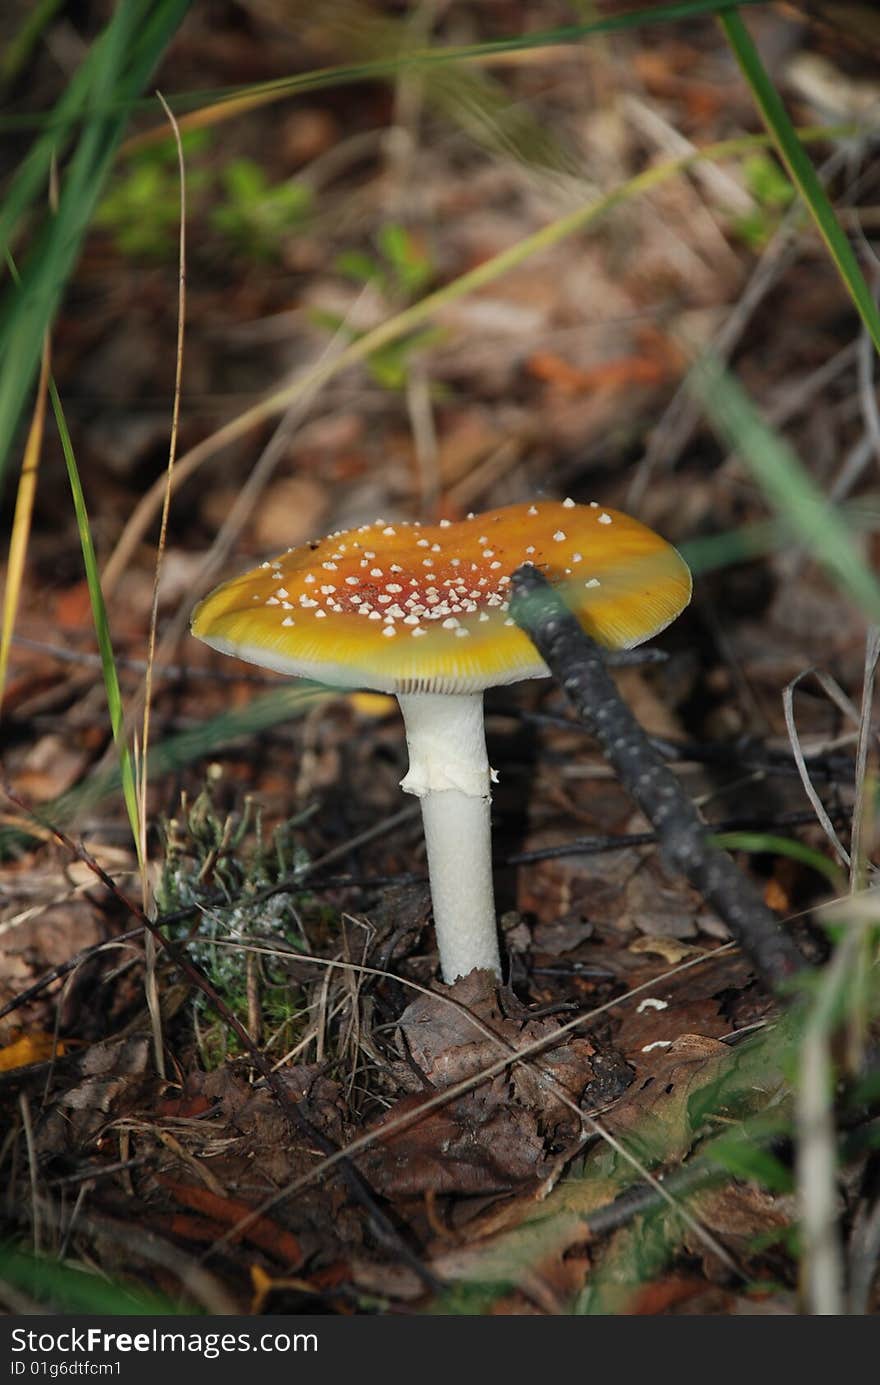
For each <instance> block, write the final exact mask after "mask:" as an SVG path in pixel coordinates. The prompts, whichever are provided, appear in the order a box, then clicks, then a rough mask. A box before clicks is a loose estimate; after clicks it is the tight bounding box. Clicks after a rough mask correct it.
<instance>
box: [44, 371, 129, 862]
mask: <svg viewBox="0 0 880 1385" xmlns="http://www.w3.org/2000/svg"><path fill="white" fill-rule="evenodd" d="M49 393H50V396H51V399H52V408H53V410H54V413H55V421H56V423H57V425H58V432H59V434H60V436H61V446H62V449H63V451H64V460H65V462H66V463H67V474H68V477H69V478H70V489H71V492H72V494H73V507H74V510H75V512H76V523H77V528H78V529H79V538H80V544H81V546H82V554H83V563H84V564H85V570H86V582H87V583H88V588H89V599H90V601H91V603H92V620H93V622H94V626H95V634H96V636H97V640H98V650H99V652H100V655H101V669H102V672H103V675H104V688H105V690H106V693H107V707H108V710H109V713H110V726H111V729H112V731H113V740H114V742H115V745H116V752H117V755H118V757H119V771H120V777H121V783H122V795H123V798H124V799H125V807H126V811H127V812H128V820H129V822H130V824H131V830H132V834H133V836H134V840H135V846H136V849H137V852H138V856H139V857H140V847H141V833H140V831H139V827H138V824H139V820H140V819H139V813H138V800H137V792H136V789H135V778H134V769H133V766H132V762H131V754H130V752H129V749H128V745H127V744H126V741H125V714H124V709H123V705H122V693H121V692H120V690H119V676H118V674H117V672H116V662H115V660H114V658H113V643H112V641H111V638H110V625H109V622H108V620H107V607H106V606H105V604H104V594H103V592H102V591H101V574H100V571H99V569H98V559H97V557H96V555H95V546H94V544H93V542H92V532H91V529H90V527H89V516H88V511H87V509H86V500H85V496H84V494H83V488H82V483H81V482H80V478H79V470H78V468H77V465H76V458H75V456H74V452H73V444H72V443H71V440H70V432H69V430H68V427H67V420H66V419H65V417H64V410H63V409H62V407H61V399H60V397H59V394H58V390H57V388H56V386H55V382H54V380H53V381H50V383H49Z"/></svg>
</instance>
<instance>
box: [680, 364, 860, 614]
mask: <svg viewBox="0 0 880 1385" xmlns="http://www.w3.org/2000/svg"><path fill="white" fill-rule="evenodd" d="M689 385H690V387H691V388H692V389H693V390H694V392H695V393H696V395H697V397H698V399H699V400H700V403H701V405H702V407H703V410H704V412H705V413H706V415H707V416H708V418H709V420H710V422H711V423H712V426H713V427H714V429H715V431H716V432H717V433H719V434H720V435H721V437H722V438H723V439H724V441H725V442H726V444H727V446H728V447H730V448H732V449H734V450H736V451H737V452H738V453H739V455H740V456H741V458H742V460H743V462H744V463H745V465H746V466H747V467H748V468H749V470H750V471H751V472H752V474H753V475H754V476H755V478H756V480H757V481H758V484H759V485H760V486H761V488H762V490H763V491H764V494H765V495H766V497H767V499H768V500H769V502H770V504H771V506H772V507H773V509H774V510H776V511H777V513H778V514H779V517H780V519H781V521H782V523H783V524H784V526H785V528H786V529H787V530H788V532H789V533H790V534H792V535H794V537H795V538H796V539H798V540H799V541H800V542H801V543H803V544H804V545H805V547H806V548H807V550H808V552H809V555H810V557H811V558H813V559H815V560H816V562H819V563H821V564H822V566H823V567H825V568H827V569H828V571H829V572H830V573H831V575H832V576H833V578H834V579H835V581H836V582H837V583H838V585H839V586H840V587H841V588H842V589H843V590H844V591H845V592H846V593H847V595H848V596H850V597H852V598H853V600H855V601H856V602H857V603H858V605H859V606H860V607H861V609H862V610H863V611H864V613H865V615H866V616H867V617H868V618H869V619H870V620H872V621H874V622H875V623H877V622H880V584H878V581H877V579H876V577H875V576H874V574H873V573H872V571H871V569H870V568H869V567H868V565H867V563H866V562H864V560H863V559H862V558H861V556H860V554H859V551H858V547H857V545H856V543H855V537H854V533H853V530H852V528H851V527H850V525H849V524H848V523H847V522H846V519H845V518H844V516H843V514H842V513H841V512H840V511H839V510H837V509H834V508H832V506H831V505H829V503H828V500H827V499H826V497H825V496H824V495H823V494H822V492H821V490H820V489H819V487H818V486H817V485H816V484H815V482H814V481H813V480H812V479H811V477H810V476H809V475H808V474H807V472H806V471H805V469H804V467H803V466H802V465H801V463H800V461H799V459H798V458H797V456H796V455H795V453H794V452H793V450H792V449H791V448H790V447H789V446H788V444H787V443H786V442H785V441H784V440H783V439H782V438H781V437H779V436H778V434H777V433H775V432H774V431H773V429H772V428H770V426H769V425H768V424H767V423H765V422H764V420H763V419H762V418H761V416H760V414H759V413H758V411H757V409H756V408H755V406H754V404H753V403H752V401H751V400H750V399H749V397H748V395H747V394H746V393H745V391H744V390H743V389H742V387H741V386H740V385H739V384H738V383H737V381H736V380H734V378H733V377H732V376H731V375H729V374H728V373H727V371H725V370H724V368H723V367H722V365H721V364H720V362H719V361H718V360H717V359H715V358H714V357H712V356H704V357H703V358H701V359H700V360H699V361H698V362H697V364H696V365H695V366H694V367H693V369H692V370H691V373H690V376H689Z"/></svg>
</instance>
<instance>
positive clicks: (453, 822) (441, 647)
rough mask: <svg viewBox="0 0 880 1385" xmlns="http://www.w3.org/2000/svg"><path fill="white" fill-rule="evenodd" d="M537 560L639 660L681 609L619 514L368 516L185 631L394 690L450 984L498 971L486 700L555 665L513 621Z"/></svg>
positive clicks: (549, 505)
mask: <svg viewBox="0 0 880 1385" xmlns="http://www.w3.org/2000/svg"><path fill="white" fill-rule="evenodd" d="M522 563H532V564H534V565H535V566H536V567H538V568H540V569H541V570H542V571H543V572H544V574H545V576H547V577H548V578H549V579H550V580H551V581H552V582H554V583H555V584H557V585H558V586H560V587H561V588H562V590H563V593H564V596H565V598H566V600H567V602H568V604H569V605H570V606H571V607H572V609H573V610H574V611H575V613H576V615H577V617H578V619H579V621H580V623H581V624H582V625H583V627H584V629H585V630H587V631H589V633H590V634H591V635H593V636H594V638H595V639H597V640H598V641H599V642H600V643H602V644H604V645H606V646H608V647H610V648H615V649H620V648H624V649H626V648H631V647H632V646H633V645H637V644H640V643H641V642H642V641H643V640H646V639H649V638H650V637H651V636H652V635H656V634H657V633H658V632H659V631H660V630H663V629H664V628H665V626H667V625H668V624H669V623H670V622H671V621H672V620H674V619H675V617H676V616H677V615H678V614H679V612H680V611H681V610H683V608H684V607H685V606H686V605H687V603H688V601H689V599H690V594H691V577H690V573H689V571H688V569H687V567H686V565H685V563H684V561H683V560H682V559H681V557H680V556H679V555H678V553H677V552H676V551H675V549H674V548H672V547H671V546H670V545H669V544H668V543H666V542H665V541H664V540H663V539H661V538H659V537H658V536H657V535H656V534H654V533H653V532H652V531H651V530H650V529H648V528H646V527H645V525H643V524H640V523H639V522H638V521H637V520H634V519H631V518H629V516H627V515H624V514H621V513H619V512H618V511H616V510H605V509H602V508H600V507H599V506H598V505H596V504H591V505H575V503H574V501H573V500H564V501H561V502H559V501H539V502H536V503H534V504H532V505H511V506H508V507H506V508H504V509H500V510H492V511H489V512H488V513H486V514H482V515H469V516H468V518H467V519H466V520H462V521H459V522H456V523H451V522H450V521H449V520H441V521H440V523H439V524H436V525H422V524H419V523H418V522H416V523H412V524H410V523H405V522H395V523H393V524H386V523H385V521H384V520H377V521H376V522H375V523H374V524H364V525H361V526H360V528H357V529H345V530H339V531H337V532H336V533H334V534H330V535H328V536H327V537H326V538H323V539H320V540H318V541H315V542H311V543H309V544H307V545H305V546H303V547H300V548H291V549H289V550H288V552H287V553H284V554H282V555H281V556H280V557H277V558H273V559H270V560H268V561H266V562H264V563H262V564H261V565H260V566H259V567H257V568H254V569H253V570H252V571H250V572H246V573H244V574H243V575H242V576H241V577H236V578H234V579H233V580H232V581H230V582H226V583H224V584H223V585H222V586H220V587H217V588H216V590H214V591H213V592H212V593H211V594H210V595H209V596H207V597H206V598H205V599H204V600H203V601H202V602H201V603H200V604H199V605H198V606H197V607H196V610H195V612H194V613H193V619H192V632H193V634H194V635H196V636H197V637H198V638H199V639H201V640H204V641H205V642H206V643H207V644H209V645H211V646H212V647H213V648H214V649H218V650H221V651H222V652H223V653H225V654H233V655H235V656H237V657H238V658H240V659H245V660H248V661H249V662H251V663H254V664H260V665H263V666H264V667H267V668H271V669H276V670H277V671H278V672H279V673H286V674H294V675H297V676H299V677H305V678H313V679H316V680H318V681H320V682H321V683H324V684H329V685H331V686H334V687H337V688H347V689H354V688H361V689H372V690H375V691H378V692H386V693H394V694H396V696H397V699H398V701H399V703H400V708H401V711H402V713H403V719H404V723H405V727H406V740H407V747H408V750H409V772H408V773H407V775H406V776H405V778H404V779H403V781H402V783H401V788H402V789H403V790H404V791H405V792H406V793H411V794H415V795H416V796H417V797H418V798H419V799H421V805H422V818H423V822H424V831H425V843H426V847H427V855H428V872H429V877H430V882H431V899H432V904H433V914H434V927H435V930H436V935H437V944H438V947H439V951H440V965H441V970H442V973H443V979H444V981H446V982H452V981H454V980H455V979H456V977H458V976H463V975H466V974H467V973H468V972H469V971H472V970H473V969H474V968H475V967H485V968H488V969H489V970H491V971H494V972H495V973H496V975H500V974H501V962H500V956H499V951H498V935H497V929H496V923H495V906H494V898H493V892H492V859H491V824H490V802H491V791H490V783H491V781H492V780H493V779H494V778H495V775H494V773H493V771H492V770H490V768H489V761H488V757H487V754H486V738H485V732H484V728H483V691H484V689H486V688H489V687H494V686H496V685H500V684H505V683H514V682H518V681H519V680H520V679H524V678H541V677H544V676H546V675H547V668H546V666H545V664H544V663H543V661H542V660H541V658H540V656H539V655H538V653H537V651H536V650H535V648H534V646H533V645H532V643H531V642H530V640H529V639H528V638H527V636H526V635H525V634H523V632H522V631H521V630H520V629H519V628H518V626H516V625H515V624H514V622H513V620H512V619H511V617H510V615H509V614H508V598H509V592H510V574H511V573H512V572H513V571H514V569H515V568H517V567H518V566H519V565H520V564H522Z"/></svg>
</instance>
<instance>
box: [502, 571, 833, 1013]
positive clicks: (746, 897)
mask: <svg viewBox="0 0 880 1385" xmlns="http://www.w3.org/2000/svg"><path fill="white" fill-rule="evenodd" d="M513 592H514V595H513V600H512V601H511V614H512V615H513V618H514V620H515V621H516V622H517V624H518V625H519V626H520V628H521V629H523V630H524V631H525V632H526V634H527V635H528V636H529V637H530V639H531V640H532V641H533V643H534V645H535V647H536V648H537V650H538V651H539V653H540V654H541V657H542V658H543V659H544V661H545V663H546V664H547V667H548V668H549V669H550V672H551V673H552V674H553V676H554V677H555V678H556V680H557V682H558V683H559V685H560V687H561V688H562V690H563V691H564V692H565V693H566V695H567V697H568V698H569V701H570V702H571V704H572V706H573V707H574V709H575V711H576V712H577V714H578V716H579V717H580V718H581V719H582V720H583V721H584V722H586V723H587V725H589V726H592V728H593V731H594V734H595V735H596V738H597V740H598V741H599V743H600V744H601V746H602V748H603V750H604V751H605V754H606V755H607V757H608V759H609V760H610V761H611V763H612V765H613V766H614V769H615V771H616V772H617V775H618V777H619V779H620V782H621V784H622V785H623V787H624V788H625V789H626V790H627V792H628V793H630V794H631V795H632V797H633V798H634V799H635V801H636V803H637V804H638V805H639V807H640V808H641V810H642V812H643V813H644V814H645V816H646V817H647V818H648V819H649V821H650V822H651V823H652V824H653V827H654V829H655V831H656V833H657V836H658V839H659V841H660V844H661V848H662V851H663V853H664V855H665V856H666V858H667V860H668V861H669V862H670V864H671V865H672V866H673V867H674V868H675V869H676V870H679V871H681V873H682V874H683V875H684V876H686V878H687V879H688V880H689V881H690V882H691V884H692V885H693V886H694V887H695V888H696V889H698V890H699V891H700V893H701V894H702V895H703V896H704V897H705V898H706V899H707V900H708V902H709V903H710V904H712V905H713V907H714V908H715V910H716V912H717V913H718V915H719V917H720V918H722V919H723V920H724V922H725V923H726V924H727V926H728V928H729V929H730V932H731V934H732V936H733V937H734V938H735V939H736V940H737V942H738V943H739V944H740V946H741V947H742V949H743V951H744V952H745V953H746V954H747V956H748V957H749V959H750V960H751V962H752V964H753V965H754V967H755V968H756V970H757V971H758V973H759V975H760V976H761V978H762V979H763V981H764V982H765V984H766V985H767V986H768V987H769V988H770V989H771V990H776V989H778V988H779V987H780V986H781V985H782V984H783V983H784V982H785V981H787V980H788V979H789V978H790V977H792V976H794V975H795V974H796V973H797V972H798V971H800V970H801V969H802V968H803V967H804V966H805V965H806V964H805V961H804V958H803V957H802V956H801V954H800V952H799V951H798V949H797V947H796V946H795V944H794V943H793V942H792V940H791V938H790V937H789V936H788V934H787V933H786V932H785V931H784V930H783V929H782V928H781V926H780V924H779V922H778V920H777V919H776V917H775V915H774V914H773V913H771V911H770V910H769V909H768V908H767V906H766V905H765V904H764V902H763V900H762V899H761V897H760V895H759V894H758V892H757V890H756V889H755V887H754V885H753V884H752V882H751V881H750V880H749V879H748V878H747V877H746V876H744V875H743V874H742V873H741V872H740V871H739V870H738V869H737V867H736V865H735V863H734V861H733V860H732V858H731V857H730V856H729V855H728V854H727V853H726V852H724V851H720V850H719V849H718V848H717V847H713V846H710V845H709V843H708V842H707V828H706V825H705V823H704V822H703V820H702V818H701V817H700V815H699V813H698V812H697V810H696V808H695V807H694V805H693V803H692V802H691V800H690V799H689V798H688V796H687V794H686V793H685V791H684V789H683V788H682V786H681V784H680V783H679V781H678V779H677V778H676V777H675V775H674V774H673V773H672V771H671V770H670V769H669V768H668V767H667V766H666V765H665V764H664V762H663V760H662V759H661V758H660V756H659V755H658V754H657V752H656V750H655V749H654V748H653V746H652V745H651V743H650V741H649V740H648V737H647V736H646V735H645V732H644V731H643V730H642V728H641V726H640V725H639V724H638V722H637V721H636V719H635V717H634V716H633V714H632V712H631V711H630V710H629V708H628V707H627V706H626V704H625V703H624V702H623V701H622V699H621V697H620V694H619V693H618V691H617V688H616V687H615V685H614V682H613V680H612V678H611V676H610V674H609V673H608V670H607V668H606V667H605V660H604V658H603V656H602V651H601V649H600V647H599V646H598V645H597V644H596V642H595V641H594V640H593V639H591V638H590V636H589V635H587V634H586V633H585V631H583V630H582V629H581V627H580V625H579V624H578V622H577V620H576V619H575V617H574V615H573V614H572V612H571V611H570V610H569V609H568V607H567V606H566V605H565V604H564V602H563V601H562V599H561V597H560V596H559V595H558V593H557V592H556V591H555V589H554V588H553V587H552V586H551V585H550V584H549V583H548V582H547V581H546V579H545V578H544V577H543V576H542V575H541V574H540V573H539V572H538V571H537V569H536V568H534V567H522V568H519V569H518V570H517V571H516V572H515V573H514V575H513Z"/></svg>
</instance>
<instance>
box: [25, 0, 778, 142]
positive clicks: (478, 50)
mask: <svg viewBox="0 0 880 1385" xmlns="http://www.w3.org/2000/svg"><path fill="white" fill-rule="evenodd" d="M767 3H768V0H740V4H741V5H744V6H751V5H766V4H767ZM729 4H730V0H679V3H677V4H666V5H651V6H648V7H644V6H642V7H640V8H638V9H634V10H626V11H624V12H623V13H622V14H614V15H605V16H603V17H602V18H600V19H592V20H589V21H585V22H584V23H581V24H568V25H565V26H563V27H561V28H558V29H543V30H536V31H534V32H526V33H523V34H514V35H511V36H510V37H508V38H500V39H493V40H489V41H486V42H482V43H469V44H461V45H452V44H450V45H447V46H445V47H441V46H436V47H433V48H411V49H407V48H397V49H395V51H393V52H390V53H388V55H387V56H383V57H380V58H376V59H373V60H365V61H363V62H355V63H352V62H349V63H344V64H340V65H338V66H335V67H324V68H315V69H313V70H312V71H310V72H303V73H298V74H297V75H296V76H294V77H280V78H273V79H272V80H271V81H267V82H259V83H254V84H251V85H249V86H245V87H242V86H236V87H226V88H216V87H215V88H213V89H202V90H199V91H189V92H178V93H176V94H175V95H173V96H170V97H169V105H170V106H171V108H172V110H174V111H175V112H178V113H179V112H182V111H191V110H194V109H197V108H200V107H202V106H204V105H205V104H208V103H214V102H227V101H228V102H230V103H240V102H245V103H247V105H246V109H250V108H251V104H252V103H253V104H257V103H258V102H259V100H260V99H262V100H265V101H270V100H275V99H281V98H283V97H284V96H289V95H291V96H292V95H294V94H296V93H303V92H307V91H319V90H326V89H327V88H330V87H336V86H344V85H350V84H352V83H355V82H366V81H374V80H377V79H383V78H388V77H392V78H393V77H396V76H398V75H399V74H400V73H401V72H402V71H403V70H405V69H406V70H410V71H424V70H425V69H427V68H430V67H437V66H441V65H444V64H449V63H466V62H471V61H476V62H483V61H485V60H486V59H487V58H491V57H495V56H497V55H499V54H504V53H516V52H524V51H529V50H531V49H536V48H547V47H555V46H557V45H566V44H576V43H581V42H583V41H584V40H588V39H590V38H592V37H594V36H596V35H600V34H613V33H625V32H627V31H629V30H633V29H637V28H640V27H643V26H644V25H647V24H671V23H676V22H678V21H681V20H687V19H699V18H701V17H703V16H706V17H709V16H714V15H717V14H719V13H720V12H721V11H723V10H724V9H726V8H728V6H729ZM150 108H151V103H147V102H138V103H136V104H135V106H134V107H133V109H134V110H135V111H137V112H143V111H146V110H149V109H150ZM53 123H57V122H56V121H55V117H54V116H53ZM44 125H45V117H41V116H33V115H25V114H15V115H7V116H4V117H2V118H0V130H23V129H33V128H37V129H40V128H43V126H44ZM162 134H163V137H165V132H164V130H163V132H162Z"/></svg>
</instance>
